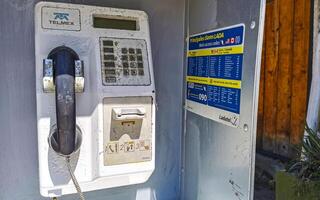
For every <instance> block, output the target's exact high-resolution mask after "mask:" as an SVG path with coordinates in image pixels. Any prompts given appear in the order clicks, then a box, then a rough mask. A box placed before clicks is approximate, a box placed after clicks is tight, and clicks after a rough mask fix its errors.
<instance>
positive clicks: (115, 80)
mask: <svg viewBox="0 0 320 200" xmlns="http://www.w3.org/2000/svg"><path fill="white" fill-rule="evenodd" d="M105 82H107V83H115V82H117V79H116V77H114V76H108V77H105Z"/></svg>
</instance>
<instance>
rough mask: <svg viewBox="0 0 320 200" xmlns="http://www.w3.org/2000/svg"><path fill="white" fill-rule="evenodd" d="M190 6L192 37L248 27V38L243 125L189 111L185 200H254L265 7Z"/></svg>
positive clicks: (249, 1)
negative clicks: (226, 28)
mask: <svg viewBox="0 0 320 200" xmlns="http://www.w3.org/2000/svg"><path fill="white" fill-rule="evenodd" d="M187 5H188V9H187V10H188V13H187V25H186V26H187V27H188V31H187V36H190V35H194V34H198V33H202V32H206V31H211V30H215V29H220V28H224V27H229V26H233V25H236V24H244V25H245V27H246V28H245V37H246V38H245V42H244V54H243V68H242V84H241V102H240V121H239V125H238V126H237V127H231V126H227V125H224V124H222V123H220V122H215V121H213V120H211V119H208V118H205V117H202V116H200V115H197V114H194V113H192V112H189V111H186V132H185V139H184V140H185V144H184V145H185V147H184V149H185V152H184V182H183V183H184V187H183V194H182V199H184V200H195V199H198V200H221V199H223V200H229V199H230V200H233V199H234V200H240V199H241V200H245V199H253V180H254V154H255V137H256V116H257V105H258V104H257V99H258V86H259V74H260V58H261V56H260V54H261V47H262V33H263V22H264V6H265V2H264V1H258V0H203V1H197V0H189V1H188V4H187ZM185 66H186V65H185ZM185 70H186V69H185Z"/></svg>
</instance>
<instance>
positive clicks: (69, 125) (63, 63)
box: [48, 46, 79, 156]
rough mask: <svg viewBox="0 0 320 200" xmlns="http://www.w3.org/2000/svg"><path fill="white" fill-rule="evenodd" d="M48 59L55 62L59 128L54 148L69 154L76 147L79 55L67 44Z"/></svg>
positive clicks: (58, 151)
mask: <svg viewBox="0 0 320 200" xmlns="http://www.w3.org/2000/svg"><path fill="white" fill-rule="evenodd" d="M48 59H50V60H52V64H53V81H54V84H55V99H56V120H57V128H56V130H55V133H54V134H53V137H52V140H53V141H52V143H51V145H52V148H53V149H54V150H55V151H56V152H57V153H59V154H61V155H63V156H69V155H70V154H72V153H73V152H74V151H75V147H76V144H75V142H76V98H75V86H74V85H75V61H76V60H79V56H78V55H77V53H76V52H75V51H73V50H72V49H71V48H69V47H66V46H59V47H56V48H55V49H53V50H52V51H51V52H50V53H49V55H48Z"/></svg>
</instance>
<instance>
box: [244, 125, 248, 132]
mask: <svg viewBox="0 0 320 200" xmlns="http://www.w3.org/2000/svg"><path fill="white" fill-rule="evenodd" d="M243 130H244V131H245V132H247V131H248V130H249V126H248V124H245V125H243Z"/></svg>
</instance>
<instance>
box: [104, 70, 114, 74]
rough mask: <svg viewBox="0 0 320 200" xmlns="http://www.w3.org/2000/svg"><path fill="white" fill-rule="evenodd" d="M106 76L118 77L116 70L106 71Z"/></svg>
mask: <svg viewBox="0 0 320 200" xmlns="http://www.w3.org/2000/svg"><path fill="white" fill-rule="evenodd" d="M105 74H106V75H116V70H114V69H106V70H105Z"/></svg>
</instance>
